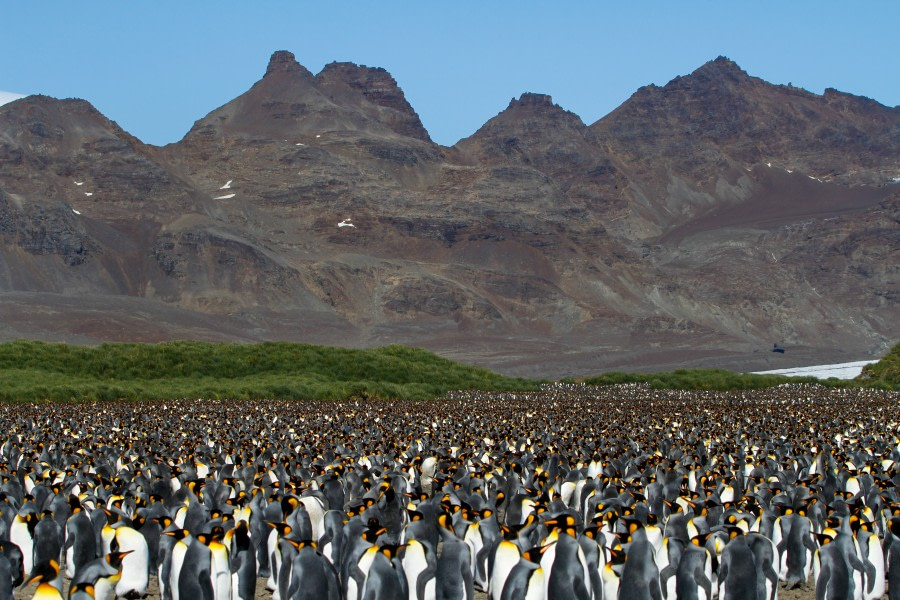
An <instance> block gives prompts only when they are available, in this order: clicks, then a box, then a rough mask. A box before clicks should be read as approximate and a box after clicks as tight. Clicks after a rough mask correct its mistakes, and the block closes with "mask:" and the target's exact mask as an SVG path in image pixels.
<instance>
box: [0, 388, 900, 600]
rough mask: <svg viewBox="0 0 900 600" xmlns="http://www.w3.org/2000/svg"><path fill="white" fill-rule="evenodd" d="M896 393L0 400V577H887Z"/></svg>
mask: <svg viewBox="0 0 900 600" xmlns="http://www.w3.org/2000/svg"><path fill="white" fill-rule="evenodd" d="M898 400H900V396H898V394H897V393H895V392H881V391H873V390H860V389H853V390H840V389H838V390H833V389H826V388H823V387H819V386H808V385H788V386H782V387H779V388H774V389H770V390H761V391H744V392H727V393H713V392H709V393H702V392H678V391H655V390H652V389H650V388H648V387H643V386H635V385H626V386H613V387H605V388H590V387H585V386H580V385H577V384H569V385H564V384H554V385H548V386H546V387H545V388H544V389H542V390H541V391H540V392H539V393H528V394H509V393H506V394H501V393H481V392H458V393H453V394H451V395H448V397H447V398H444V399H441V400H439V401H433V402H416V403H409V402H407V403H404V402H387V401H374V400H368V399H366V400H363V399H354V400H349V401H346V402H320V403H310V402H287V401H258V402H251V401H235V402H218V403H214V402H208V401H200V400H197V401H183V402H177V403H174V402H173V403H149V402H148V403H94V404H85V403H72V404H28V405H25V404H23V405H4V406H0V427H2V429H0V430H2V431H4V432H6V438H5V439H4V440H3V441H2V445H0V478H2V485H0V600H10V599H12V598H14V597H16V598H19V599H21V598H23V595H24V594H31V593H32V591H31V590H32V589H33V590H34V591H33V598H35V599H36V600H58V599H60V598H62V597H63V594H64V593H65V594H66V595H67V596H68V598H70V599H72V600H109V599H111V598H113V597H118V598H129V599H131V598H141V597H145V596H147V595H148V594H149V593H151V591H152V593H153V594H154V595H155V594H156V593H157V592H156V588H157V587H158V594H159V597H161V598H162V600H232V599H233V600H253V599H254V598H257V597H272V598H274V599H275V600H301V599H307V598H310V599H313V598H315V599H319V598H322V599H327V600H337V599H347V600H363V599H364V600H375V599H391V600H394V599H404V600H405V599H409V600H430V599H435V598H437V599H442V600H443V599H460V600H464V599H471V598H474V597H476V595H478V597H482V598H483V597H487V598H489V599H490V600H513V599H528V600H537V599H549V600H563V599H578V600H590V599H595V600H601V599H602V600H611V599H617V598H618V599H623V600H625V599H627V600H634V599H654V600H659V599H662V598H666V599H669V600H672V599H676V598H677V599H679V600H681V599H697V600H710V599H711V598H716V597H718V598H720V599H722V600H732V599H735V600H737V599H752V600H774V599H775V598H777V596H778V594H779V591H781V593H782V594H784V590H785V589H789V588H797V587H801V586H802V587H804V588H806V589H808V590H810V596H811V595H812V590H814V593H815V597H816V598H817V599H841V600H873V599H878V598H882V597H884V596H885V594H887V595H888V597H889V598H890V599H891V600H896V599H898V598H900V493H898V484H900V470H898V465H900V439H898V437H900V403H898ZM151 582H152V584H151ZM35 584H37V585H36V587H35ZM262 595H264V596H262ZM24 597H27V596H24Z"/></svg>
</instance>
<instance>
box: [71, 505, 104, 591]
mask: <svg viewBox="0 0 900 600" xmlns="http://www.w3.org/2000/svg"><path fill="white" fill-rule="evenodd" d="M75 502H76V503H77V508H73V510H72V515H71V516H69V518H68V519H67V520H66V541H65V557H66V576H67V577H68V578H69V579H72V578H73V577H75V572H76V571H77V570H78V569H80V568H81V567H82V566H84V565H86V564H87V563H89V562H91V561H92V560H94V559H95V558H97V540H96V538H95V537H94V527H93V525H92V524H91V519H90V517H88V515H87V513H86V512H85V511H84V510H83V508H82V507H81V503H80V502H78V500H77V499H75Z"/></svg>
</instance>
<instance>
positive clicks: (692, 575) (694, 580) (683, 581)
mask: <svg viewBox="0 0 900 600" xmlns="http://www.w3.org/2000/svg"><path fill="white" fill-rule="evenodd" d="M713 591H714V590H713V582H712V555H710V553H709V550H707V549H706V548H705V547H703V544H702V543H700V542H699V541H697V542H695V541H693V540H692V542H691V543H690V544H686V545H684V547H683V549H682V552H681V556H680V557H679V559H678V568H677V570H676V573H675V596H674V598H678V599H679V600H712V598H713ZM716 591H718V590H716ZM669 598H670V599H671V598H673V596H669Z"/></svg>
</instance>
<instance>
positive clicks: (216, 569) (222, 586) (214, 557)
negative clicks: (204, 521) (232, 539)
mask: <svg viewBox="0 0 900 600" xmlns="http://www.w3.org/2000/svg"><path fill="white" fill-rule="evenodd" d="M224 539H225V531H224V530H223V529H222V528H221V527H218V526H217V527H214V528H213V530H212V532H211V533H210V534H209V538H208V544H207V545H208V547H209V554H210V565H209V578H210V585H211V586H212V589H213V597H214V598H215V600H231V599H232V589H231V586H232V579H231V556H230V553H229V549H228V547H227V546H226V545H225V544H224V543H222V542H223V541H224Z"/></svg>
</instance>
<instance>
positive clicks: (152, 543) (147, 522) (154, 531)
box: [132, 512, 163, 575]
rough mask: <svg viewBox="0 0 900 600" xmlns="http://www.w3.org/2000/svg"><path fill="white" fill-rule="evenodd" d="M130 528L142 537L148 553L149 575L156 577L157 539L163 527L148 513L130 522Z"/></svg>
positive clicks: (157, 566)
mask: <svg viewBox="0 0 900 600" xmlns="http://www.w3.org/2000/svg"><path fill="white" fill-rule="evenodd" d="M132 527H133V528H134V529H135V530H137V531H139V532H140V534H141V535H142V536H144V540H145V541H146V542H147V550H148V551H149V559H148V565H149V567H150V574H151V575H156V574H157V573H158V571H159V562H158V561H159V541H160V540H159V538H160V536H161V535H162V531H163V527H162V526H161V525H160V523H159V521H157V520H156V518H154V517H152V516H151V514H150V513H149V512H148V513H147V514H142V515H138V516H136V517H135V518H134V519H133V520H132Z"/></svg>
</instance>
